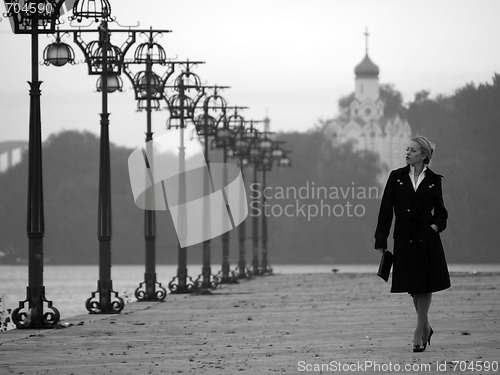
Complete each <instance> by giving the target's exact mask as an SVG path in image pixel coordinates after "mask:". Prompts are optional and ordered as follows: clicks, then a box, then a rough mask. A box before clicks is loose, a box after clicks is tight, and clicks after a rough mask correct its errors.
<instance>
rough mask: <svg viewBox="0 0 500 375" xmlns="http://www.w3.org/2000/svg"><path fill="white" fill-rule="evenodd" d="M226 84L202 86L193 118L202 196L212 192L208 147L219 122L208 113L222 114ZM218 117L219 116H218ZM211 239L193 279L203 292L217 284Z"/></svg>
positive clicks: (205, 201) (208, 219)
mask: <svg viewBox="0 0 500 375" xmlns="http://www.w3.org/2000/svg"><path fill="white" fill-rule="evenodd" d="M226 88H228V86H203V87H202V90H203V92H204V100H203V107H202V108H203V113H202V114H201V115H199V116H198V117H197V118H196V119H195V126H196V130H197V133H198V135H199V136H202V137H203V143H204V148H203V151H204V157H205V162H206V163H207V170H206V173H207V175H206V176H205V178H204V179H203V192H204V196H208V195H209V194H210V193H211V192H213V190H214V188H213V181H212V177H211V172H210V160H209V147H210V138H213V137H215V135H216V131H217V124H218V123H219V122H220V118H219V121H217V120H216V118H215V117H214V116H212V115H211V114H210V113H213V114H214V115H215V114H216V112H217V111H221V115H223V114H224V110H225V108H226V107H227V104H226V100H225V99H224V98H223V97H222V96H221V95H220V94H219V91H220V90H223V89H226ZM210 90H212V92H211V93H207V92H206V91H210ZM219 117H220V116H219ZM208 202H209V200H208V199H205V200H204V205H205V206H204V208H203V211H204V212H203V215H204V223H203V224H204V225H206V226H209V225H210V217H209V215H207V214H208V213H209V211H210V207H208V206H206V205H208V204H209V203H208ZM210 243H211V240H210V239H208V240H205V241H203V245H202V246H203V265H202V270H201V274H200V275H199V276H198V278H197V279H196V280H195V286H196V288H197V289H198V290H199V291H201V292H203V291H207V290H208V289H216V288H217V286H218V285H219V277H218V276H217V275H213V274H212V269H211V266H210V257H211V254H210V253H211V250H210Z"/></svg>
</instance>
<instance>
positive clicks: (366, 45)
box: [365, 27, 370, 56]
mask: <svg viewBox="0 0 500 375" xmlns="http://www.w3.org/2000/svg"><path fill="white" fill-rule="evenodd" d="M369 36H370V33H369V32H368V27H367V28H365V54H366V56H368V37H369Z"/></svg>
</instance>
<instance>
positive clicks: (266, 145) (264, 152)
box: [258, 133, 289, 275]
mask: <svg viewBox="0 0 500 375" xmlns="http://www.w3.org/2000/svg"><path fill="white" fill-rule="evenodd" d="M269 134H270V133H263V138H262V139H261V140H260V148H261V155H260V163H259V164H258V169H259V170H261V171H262V223H261V224H262V237H261V238H262V261H261V267H260V271H261V274H263V275H265V274H271V273H272V272H273V269H272V268H271V267H270V266H269V262H268V249H267V240H268V233H267V216H266V214H265V211H264V210H265V207H266V194H264V190H265V188H266V172H269V171H271V169H272V165H273V162H274V161H277V162H278V165H280V163H284V164H283V165H282V166H285V164H286V161H285V162H282V160H288V161H289V159H288V158H287V159H284V154H285V152H284V151H283V149H282V148H281V147H280V146H279V144H280V143H284V142H279V141H273V140H272V139H271V138H270V137H269Z"/></svg>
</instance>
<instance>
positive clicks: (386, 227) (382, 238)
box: [375, 172, 394, 249]
mask: <svg viewBox="0 0 500 375" xmlns="http://www.w3.org/2000/svg"><path fill="white" fill-rule="evenodd" d="M393 178H394V177H393V173H392V172H391V174H390V175H389V178H388V179H387V183H386V184H385V188H384V193H383V195H382V201H381V203H380V211H379V213H378V222H377V229H376V230H375V249H387V237H388V236H389V232H390V230H391V225H392V218H393V215H394V194H393V188H392V186H393V183H392V180H393Z"/></svg>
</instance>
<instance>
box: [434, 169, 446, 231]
mask: <svg viewBox="0 0 500 375" xmlns="http://www.w3.org/2000/svg"><path fill="white" fill-rule="evenodd" d="M437 188H438V194H437V197H436V200H435V202H434V215H433V217H432V223H433V224H436V225H437V227H438V233H441V232H442V231H444V230H445V229H446V221H447V220H448V211H447V210H446V207H445V206H444V201H443V189H442V186H441V178H439V182H438V183H437Z"/></svg>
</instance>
